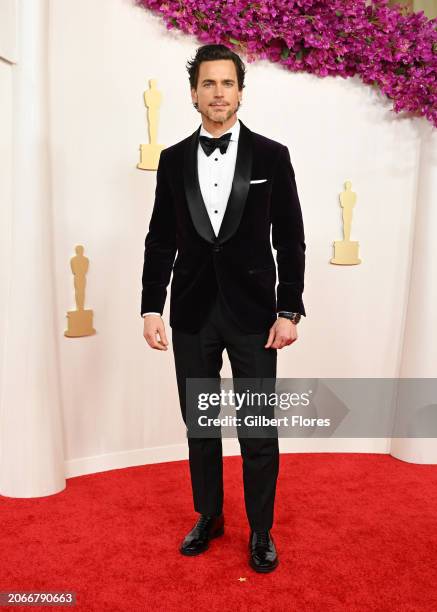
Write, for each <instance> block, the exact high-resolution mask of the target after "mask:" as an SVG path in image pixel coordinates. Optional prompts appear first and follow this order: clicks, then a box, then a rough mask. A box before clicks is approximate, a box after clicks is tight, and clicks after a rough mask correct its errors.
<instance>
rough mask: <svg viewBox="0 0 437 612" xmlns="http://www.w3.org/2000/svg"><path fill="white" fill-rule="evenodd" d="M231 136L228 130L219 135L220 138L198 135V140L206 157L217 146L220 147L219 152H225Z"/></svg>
mask: <svg viewBox="0 0 437 612" xmlns="http://www.w3.org/2000/svg"><path fill="white" fill-rule="evenodd" d="M231 136H232V133H231V132H228V133H227V134H223V136H220V138H209V137H208V136H199V141H200V145H201V147H202V149H203V150H204V151H205V153H206V155H208V157H209V156H210V155H211V153H212V152H213V151H214V150H215V149H216V148H217V147H218V148H219V149H220V153H221V154H222V155H223V153H226V150H227V148H228V145H229V141H230V139H231Z"/></svg>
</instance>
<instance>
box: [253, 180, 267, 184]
mask: <svg viewBox="0 0 437 612" xmlns="http://www.w3.org/2000/svg"><path fill="white" fill-rule="evenodd" d="M266 181H267V179H255V180H254V181H250V184H251V185H254V184H255V183H265V182H266Z"/></svg>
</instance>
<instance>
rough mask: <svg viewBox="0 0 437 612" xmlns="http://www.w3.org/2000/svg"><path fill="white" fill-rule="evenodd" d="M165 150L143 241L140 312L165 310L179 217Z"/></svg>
mask: <svg viewBox="0 0 437 612" xmlns="http://www.w3.org/2000/svg"><path fill="white" fill-rule="evenodd" d="M168 178H169V177H168V173H167V163H166V151H165V149H164V150H163V151H161V155H160V158H159V164H158V171H157V174H156V190H155V203H154V206H153V211H152V216H151V218H150V223H149V231H148V233H147V235H146V239H145V243H144V264H143V275H142V294H141V313H144V312H151V311H154V312H159V313H160V314H161V315H162V313H163V310H164V304H165V299H166V297H167V286H168V283H169V281H170V276H171V271H172V268H173V262H174V260H175V256H176V251H177V246H176V219H175V211H174V204H173V199H172V195H171V190H170V185H169V182H168Z"/></svg>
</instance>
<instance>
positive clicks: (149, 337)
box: [144, 332, 166, 351]
mask: <svg viewBox="0 0 437 612" xmlns="http://www.w3.org/2000/svg"><path fill="white" fill-rule="evenodd" d="M144 337H145V338H146V341H147V344H148V345H149V346H150V347H151V348H153V349H159V350H161V351H162V350H166V347H164V346H163V345H162V344H161V342H158V340H157V339H156V332H155V333H153V334H152V333H151V332H147V333H146V334H145V336H144Z"/></svg>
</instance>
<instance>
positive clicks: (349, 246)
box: [331, 181, 361, 266]
mask: <svg viewBox="0 0 437 612" xmlns="http://www.w3.org/2000/svg"><path fill="white" fill-rule="evenodd" d="M344 185H345V187H346V191H343V192H342V193H341V194H340V205H341V207H342V209H343V240H335V242H334V257H332V259H331V263H332V264H339V265H341V266H353V265H356V264H359V263H361V259H360V258H359V257H358V251H359V246H360V245H359V243H358V242H357V241H353V240H350V235H351V225H352V209H353V207H354V206H355V203H356V201H357V194H356V193H354V192H353V191H351V187H352V183H351V181H346V182H345V184H344Z"/></svg>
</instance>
